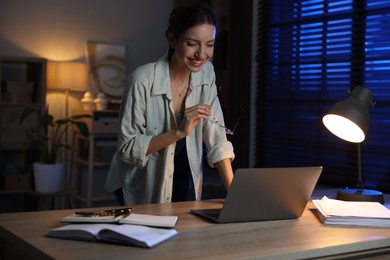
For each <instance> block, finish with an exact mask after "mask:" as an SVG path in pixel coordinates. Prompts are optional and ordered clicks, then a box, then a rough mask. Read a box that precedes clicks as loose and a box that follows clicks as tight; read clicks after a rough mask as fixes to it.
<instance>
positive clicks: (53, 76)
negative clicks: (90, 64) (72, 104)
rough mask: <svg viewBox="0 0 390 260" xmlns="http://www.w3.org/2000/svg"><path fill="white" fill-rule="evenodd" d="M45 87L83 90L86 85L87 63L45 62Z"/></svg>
mask: <svg viewBox="0 0 390 260" xmlns="http://www.w3.org/2000/svg"><path fill="white" fill-rule="evenodd" d="M46 73H47V88H48V89H58V90H69V91H85V90H86V89H87V86H88V73H87V65H86V63H83V62H57V61H50V62H48V63H47V72H46Z"/></svg>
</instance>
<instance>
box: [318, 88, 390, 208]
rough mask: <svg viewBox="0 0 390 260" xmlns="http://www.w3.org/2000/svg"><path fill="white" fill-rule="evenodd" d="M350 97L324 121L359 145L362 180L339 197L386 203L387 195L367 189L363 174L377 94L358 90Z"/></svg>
mask: <svg viewBox="0 0 390 260" xmlns="http://www.w3.org/2000/svg"><path fill="white" fill-rule="evenodd" d="M348 95H349V97H348V98H347V99H345V100H343V101H340V102H338V103H336V104H335V105H334V106H333V107H332V108H331V109H330V110H329V112H328V114H326V115H325V116H324V117H323V118H322V122H323V123H324V125H325V126H326V128H327V129H328V130H329V131H330V132H332V133H333V134H334V135H336V136H337V137H339V138H341V139H343V140H345V141H348V142H352V143H357V144H358V146H357V151H358V179H357V183H356V189H348V188H346V189H343V190H340V191H339V192H338V193H337V198H338V199H341V200H351V201H378V202H381V203H382V204H383V203H384V198H383V194H382V193H381V192H379V191H375V190H368V189H364V184H363V178H362V171H361V152H360V143H361V142H363V141H364V139H365V137H366V133H367V130H368V127H369V124H370V116H369V114H368V111H367V110H368V108H369V107H370V106H371V107H372V106H374V104H375V103H374V102H373V94H372V93H371V91H370V90H368V89H367V88H364V87H355V88H353V89H352V91H349V92H348Z"/></svg>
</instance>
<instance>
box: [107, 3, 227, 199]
mask: <svg viewBox="0 0 390 260" xmlns="http://www.w3.org/2000/svg"><path fill="white" fill-rule="evenodd" d="M216 30H217V20H216V18H215V15H214V14H213V12H212V11H211V9H209V8H208V7H207V6H206V5H204V4H202V3H196V2H194V3H190V4H187V5H184V6H182V7H179V8H177V9H175V10H173V11H172V13H171V15H170V18H169V27H168V30H167V32H166V37H167V40H168V43H169V51H168V54H167V55H166V56H164V57H163V58H161V59H159V60H158V61H156V62H154V63H150V64H146V65H143V66H141V67H139V68H137V69H136V70H135V71H134V72H133V73H132V74H131V75H130V76H129V78H128V80H127V82H126V84H125V89H124V92H123V96H122V106H121V111H120V124H121V127H120V132H119V139H118V148H117V152H116V154H115V155H114V158H113V160H112V163H111V167H110V171H109V175H108V177H107V181H106V188H107V189H108V190H109V191H113V192H115V194H116V195H117V197H118V199H119V200H120V201H122V200H123V199H124V201H123V204H127V205H130V204H131V205H133V204H141V203H162V202H171V201H183V200H200V199H201V191H202V174H203V162H202V159H203V143H204V144H205V146H206V149H207V160H208V163H209V164H210V165H211V166H212V167H217V168H218V172H219V174H220V176H221V178H222V181H223V183H224V185H225V187H226V189H228V188H229V186H230V184H231V181H232V178H233V170H232V166H231V160H233V159H234V153H233V146H232V144H231V143H230V142H229V141H227V139H226V133H225V132H224V129H223V128H222V127H220V126H219V124H218V123H215V122H216V121H218V122H223V115H222V111H221V108H220V105H219V101H218V97H217V88H216V85H215V74H214V69H213V66H212V64H211V62H210V59H211V58H212V56H213V51H214V42H215V36H216ZM211 118H212V120H211Z"/></svg>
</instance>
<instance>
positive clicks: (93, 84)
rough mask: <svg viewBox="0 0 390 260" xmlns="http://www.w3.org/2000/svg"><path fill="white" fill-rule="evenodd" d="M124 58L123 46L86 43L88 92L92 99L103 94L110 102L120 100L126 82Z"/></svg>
mask: <svg viewBox="0 0 390 260" xmlns="http://www.w3.org/2000/svg"><path fill="white" fill-rule="evenodd" d="M125 57H126V50H125V46H123V45H119V44H106V43H99V42H92V41H88V42H87V44H86V60H87V64H88V71H89V87H88V91H89V92H90V93H91V94H92V95H93V96H94V97H96V96H97V95H98V94H99V93H104V94H105V95H106V96H107V97H108V98H109V100H110V102H114V103H115V102H118V101H119V100H120V97H121V95H122V90H123V84H124V82H125V80H126V63H125Z"/></svg>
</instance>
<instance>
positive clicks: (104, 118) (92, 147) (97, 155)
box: [71, 110, 119, 207]
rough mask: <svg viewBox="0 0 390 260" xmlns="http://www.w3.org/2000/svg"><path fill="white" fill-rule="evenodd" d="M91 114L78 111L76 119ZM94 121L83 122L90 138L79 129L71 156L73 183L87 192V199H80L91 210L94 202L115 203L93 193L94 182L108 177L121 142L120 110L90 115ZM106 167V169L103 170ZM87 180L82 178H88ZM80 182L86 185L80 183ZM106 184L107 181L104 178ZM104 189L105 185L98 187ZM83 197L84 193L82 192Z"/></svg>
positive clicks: (75, 130) (85, 196)
mask: <svg viewBox="0 0 390 260" xmlns="http://www.w3.org/2000/svg"><path fill="white" fill-rule="evenodd" d="M87 113H88V111H84V110H77V111H74V113H73V115H80V114H87ZM89 113H90V114H91V116H92V118H84V119H83V121H84V122H86V123H87V125H88V129H89V132H90V135H89V137H88V138H87V139H86V138H84V137H83V136H82V135H81V134H80V133H79V131H78V130H77V129H74V133H75V135H74V139H73V148H74V149H73V156H72V174H71V175H72V180H73V187H76V184H78V186H77V187H79V188H80V189H85V193H86V194H85V195H84V196H79V199H80V200H81V201H83V202H85V203H86V204H87V207H91V206H92V202H96V201H104V200H115V198H114V196H109V197H107V196H103V197H102V196H99V195H98V194H95V193H98V192H95V193H94V192H93V190H94V189H93V186H94V184H95V183H94V181H99V180H98V179H100V181H101V179H102V177H103V176H104V175H102V174H107V172H108V170H107V169H106V168H107V167H109V166H110V163H111V159H112V157H113V155H114V153H115V150H116V146H117V139H118V120H119V119H118V117H119V111H117V110H104V111H91V112H89ZM103 167H105V168H104V169H103ZM85 174H86V176H82V175H85ZM80 180H81V181H83V183H80ZM104 180H105V177H104ZM99 187H101V188H102V187H104V184H101V185H99ZM83 193H84V192H83Z"/></svg>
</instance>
